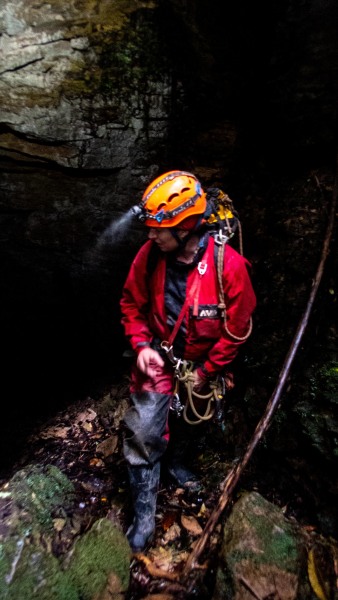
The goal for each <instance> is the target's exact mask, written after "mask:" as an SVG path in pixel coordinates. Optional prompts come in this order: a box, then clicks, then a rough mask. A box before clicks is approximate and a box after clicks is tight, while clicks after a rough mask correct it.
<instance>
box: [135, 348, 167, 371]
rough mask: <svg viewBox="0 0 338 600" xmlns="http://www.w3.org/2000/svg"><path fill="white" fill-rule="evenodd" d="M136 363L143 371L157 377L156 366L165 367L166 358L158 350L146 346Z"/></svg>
mask: <svg viewBox="0 0 338 600" xmlns="http://www.w3.org/2000/svg"><path fill="white" fill-rule="evenodd" d="M136 364H137V367H138V368H139V369H140V371H142V373H144V374H145V375H148V377H155V375H156V366H158V367H163V366H164V360H163V358H162V357H161V356H160V354H159V353H158V352H157V351H156V350H153V348H149V347H148V346H146V347H145V348H143V349H142V350H141V352H140V353H139V355H138V357H137V363H136Z"/></svg>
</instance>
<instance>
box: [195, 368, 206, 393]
mask: <svg viewBox="0 0 338 600" xmlns="http://www.w3.org/2000/svg"><path fill="white" fill-rule="evenodd" d="M192 374H193V376H194V383H193V386H192V389H193V390H194V392H198V393H199V392H201V391H202V390H203V388H205V386H206V384H207V380H206V378H202V377H201V376H200V375H199V373H198V369H195V370H194V371H193V372H192Z"/></svg>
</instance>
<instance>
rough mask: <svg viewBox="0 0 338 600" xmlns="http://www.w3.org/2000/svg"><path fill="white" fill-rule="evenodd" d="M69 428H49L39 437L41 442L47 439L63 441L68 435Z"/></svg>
mask: <svg viewBox="0 0 338 600" xmlns="http://www.w3.org/2000/svg"><path fill="white" fill-rule="evenodd" d="M69 430H70V427H49V428H48V429H46V430H45V431H41V433H40V435H39V437H40V438H42V439H43V440H46V439H48V438H61V439H65V438H66V437H67V435H68V431H69Z"/></svg>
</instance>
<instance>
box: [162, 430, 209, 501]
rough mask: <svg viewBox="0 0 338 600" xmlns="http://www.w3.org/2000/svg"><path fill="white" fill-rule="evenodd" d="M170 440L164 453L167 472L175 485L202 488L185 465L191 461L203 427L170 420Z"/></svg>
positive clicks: (189, 488) (190, 488)
mask: <svg viewBox="0 0 338 600" xmlns="http://www.w3.org/2000/svg"><path fill="white" fill-rule="evenodd" d="M169 424H170V432H171V434H170V435H171V436H170V441H169V445H168V448H167V452H166V455H165V462H166V468H167V472H168V474H169V475H170V477H171V479H173V480H174V481H175V483H176V484H177V485H179V486H180V487H183V488H184V489H186V490H189V491H191V492H198V491H200V490H201V489H202V487H203V486H202V483H201V482H200V480H199V478H198V477H197V475H195V473H193V472H192V471H191V470H190V468H189V467H188V466H187V465H189V464H191V463H192V462H193V459H194V458H196V457H195V453H196V447H197V445H198V441H199V438H200V435H201V433H203V427H200V426H199V425H198V426H192V425H188V424H187V423H186V422H185V421H183V420H182V419H175V418H172V419H171V421H170V423H169Z"/></svg>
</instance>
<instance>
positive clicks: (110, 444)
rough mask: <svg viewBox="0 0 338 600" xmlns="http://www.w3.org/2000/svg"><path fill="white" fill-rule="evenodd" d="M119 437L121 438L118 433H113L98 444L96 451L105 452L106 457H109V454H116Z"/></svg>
mask: <svg viewBox="0 0 338 600" xmlns="http://www.w3.org/2000/svg"><path fill="white" fill-rule="evenodd" d="M118 439H119V438H118V436H117V435H112V436H110V437H109V438H107V439H106V440H103V442H101V443H100V444H98V445H97V447H96V452H99V453H100V454H103V456H104V458H107V456H111V455H112V454H114V452H115V450H116V448H117V444H118Z"/></svg>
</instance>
